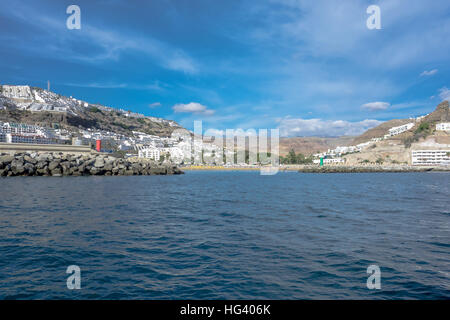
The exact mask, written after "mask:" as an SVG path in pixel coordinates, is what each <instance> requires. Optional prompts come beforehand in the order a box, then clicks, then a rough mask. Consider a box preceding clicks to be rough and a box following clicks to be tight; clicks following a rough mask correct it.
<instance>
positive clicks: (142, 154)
mask: <svg viewBox="0 0 450 320" xmlns="http://www.w3.org/2000/svg"><path fill="white" fill-rule="evenodd" d="M160 157H161V153H160V151H159V149H156V148H151V147H150V148H142V149H139V158H146V159H153V160H156V161H159V159H160Z"/></svg>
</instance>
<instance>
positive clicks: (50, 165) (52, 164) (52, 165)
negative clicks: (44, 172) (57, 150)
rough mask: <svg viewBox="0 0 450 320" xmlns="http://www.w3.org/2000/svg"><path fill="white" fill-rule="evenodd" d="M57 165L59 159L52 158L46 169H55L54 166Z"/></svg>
mask: <svg viewBox="0 0 450 320" xmlns="http://www.w3.org/2000/svg"><path fill="white" fill-rule="evenodd" d="M58 167H59V161H56V160H53V161H52V162H50V164H49V165H48V169H49V170H50V171H53V170H55V169H56V168H58Z"/></svg>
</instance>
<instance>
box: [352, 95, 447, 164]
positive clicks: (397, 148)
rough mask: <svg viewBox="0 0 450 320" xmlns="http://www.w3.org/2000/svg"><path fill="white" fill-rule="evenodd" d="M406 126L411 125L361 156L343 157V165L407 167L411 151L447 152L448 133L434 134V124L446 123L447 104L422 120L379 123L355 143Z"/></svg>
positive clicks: (373, 145) (365, 151) (441, 104)
mask: <svg viewBox="0 0 450 320" xmlns="http://www.w3.org/2000/svg"><path fill="white" fill-rule="evenodd" d="M409 122H414V126H413V127H412V128H411V129H409V130H407V131H405V132H403V133H400V134H398V135H395V136H391V137H388V138H387V139H384V140H382V141H378V142H376V143H373V144H371V145H370V146H369V147H368V148H366V149H364V150H363V151H362V152H358V153H353V154H348V155H345V156H344V158H345V159H346V163H347V164H350V165H357V164H362V163H384V164H398V163H404V164H406V163H407V164H410V162H411V150H422V149H425V150H427V149H428V150H429V149H433V150H449V149H450V133H449V132H446V131H437V130H436V124H438V123H440V122H450V113H449V102H448V101H444V102H442V103H440V104H439V105H438V106H437V107H436V109H435V110H434V111H433V112H431V113H430V114H429V115H427V116H425V117H423V118H418V119H416V120H414V119H407V120H392V121H388V122H385V123H382V124H381V125H380V126H378V127H376V128H373V129H371V130H368V131H367V132H365V133H364V134H362V135H361V136H359V137H358V138H356V139H355V141H360V142H365V141H368V140H367V139H369V137H374V138H376V137H382V136H383V134H385V133H387V132H388V130H389V129H390V127H392V126H398V125H401V124H405V123H409ZM375 134H378V136H375Z"/></svg>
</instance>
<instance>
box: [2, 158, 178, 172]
mask: <svg viewBox="0 0 450 320" xmlns="http://www.w3.org/2000/svg"><path fill="white" fill-rule="evenodd" d="M182 173H183V171H181V170H180V169H179V168H178V167H176V166H175V165H173V164H170V163H162V164H161V163H156V162H153V161H146V160H138V159H135V160H129V159H122V158H115V157H112V156H108V155H102V154H89V155H75V154H63V153H16V154H14V155H11V154H0V177H6V176H8V177H9V176H87V175H105V176H125V175H127V176H131V175H166V174H182Z"/></svg>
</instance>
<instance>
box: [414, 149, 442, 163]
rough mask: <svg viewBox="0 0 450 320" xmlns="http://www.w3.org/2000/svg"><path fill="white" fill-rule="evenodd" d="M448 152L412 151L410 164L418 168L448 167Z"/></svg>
mask: <svg viewBox="0 0 450 320" xmlns="http://www.w3.org/2000/svg"><path fill="white" fill-rule="evenodd" d="M449 155H450V150H412V151H411V163H412V164H413V165H416V166H419V165H422V166H431V165H448V164H449V163H450V156H449Z"/></svg>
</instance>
